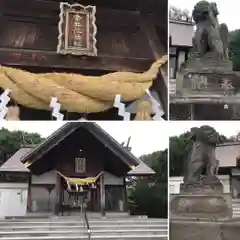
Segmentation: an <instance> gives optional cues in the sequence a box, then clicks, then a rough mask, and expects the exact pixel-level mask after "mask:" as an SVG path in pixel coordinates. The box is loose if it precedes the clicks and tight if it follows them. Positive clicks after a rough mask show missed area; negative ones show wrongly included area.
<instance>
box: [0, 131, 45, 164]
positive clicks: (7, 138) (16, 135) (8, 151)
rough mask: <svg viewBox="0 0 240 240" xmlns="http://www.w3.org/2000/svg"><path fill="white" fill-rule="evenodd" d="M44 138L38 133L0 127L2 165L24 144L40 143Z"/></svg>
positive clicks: (0, 158) (0, 157)
mask: <svg viewBox="0 0 240 240" xmlns="http://www.w3.org/2000/svg"><path fill="white" fill-rule="evenodd" d="M42 140H43V138H41V136H40V135H39V134H37V133H27V132H23V131H9V130H8V129H5V128H2V129H0V165H2V164H3V163H4V162H5V161H7V160H8V159H9V158H10V157H11V156H12V155H13V154H14V153H15V152H16V151H17V150H18V149H19V148H21V146H22V145H26V144H28V145H29V144H33V145H35V144H39V143H40V142H41V141H42Z"/></svg>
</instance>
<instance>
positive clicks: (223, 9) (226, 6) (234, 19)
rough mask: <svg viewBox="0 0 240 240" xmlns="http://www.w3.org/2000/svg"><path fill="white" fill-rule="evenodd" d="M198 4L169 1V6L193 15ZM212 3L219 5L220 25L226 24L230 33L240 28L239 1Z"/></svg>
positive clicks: (190, 1) (221, 0)
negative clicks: (185, 10)
mask: <svg viewBox="0 0 240 240" xmlns="http://www.w3.org/2000/svg"><path fill="white" fill-rule="evenodd" d="M197 2H199V0H169V5H170V6H175V7H178V8H180V9H182V10H184V9H188V10H189V11H190V13H191V12H192V10H193V7H194V5H195V4H196V3H197ZM210 2H216V3H217V5H218V10H219V13H220V14H219V16H218V19H219V22H220V23H226V24H227V25H228V28H229V30H230V31H233V30H236V29H239V28H240V23H239V9H240V3H239V0H212V1H210Z"/></svg>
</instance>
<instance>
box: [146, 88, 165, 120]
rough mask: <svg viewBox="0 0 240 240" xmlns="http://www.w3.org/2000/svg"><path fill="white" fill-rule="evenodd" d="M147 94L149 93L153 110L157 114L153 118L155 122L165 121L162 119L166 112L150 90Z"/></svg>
mask: <svg viewBox="0 0 240 240" xmlns="http://www.w3.org/2000/svg"><path fill="white" fill-rule="evenodd" d="M146 93H147V95H148V97H149V98H150V100H151V102H152V109H153V111H154V112H155V116H154V117H153V120H154V121H160V120H164V119H163V118H162V116H163V114H164V112H163V110H162V106H161V104H160V103H159V102H158V101H157V100H156V99H155V98H154V97H153V96H152V94H151V93H150V91H149V89H147V90H146Z"/></svg>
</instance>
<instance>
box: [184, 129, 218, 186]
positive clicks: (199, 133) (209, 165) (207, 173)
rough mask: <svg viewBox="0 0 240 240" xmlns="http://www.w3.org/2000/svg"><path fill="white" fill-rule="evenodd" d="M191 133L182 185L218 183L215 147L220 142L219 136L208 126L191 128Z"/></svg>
mask: <svg viewBox="0 0 240 240" xmlns="http://www.w3.org/2000/svg"><path fill="white" fill-rule="evenodd" d="M191 133H192V136H191V139H192V141H193V145H192V150H191V153H190V154H189V157H188V160H187V163H186V166H185V167H186V169H185V170H186V171H185V176H184V184H185V185H191V184H193V185H195V184H201V183H202V180H206V181H209V183H212V182H215V181H219V180H218V178H217V177H216V174H217V168H218V161H217V159H216V155H215V148H216V145H217V143H219V142H220V140H221V139H220V136H219V134H218V133H217V132H216V131H215V129H214V128H212V127H210V126H202V127H200V128H192V129H191Z"/></svg>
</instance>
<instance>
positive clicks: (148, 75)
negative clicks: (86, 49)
mask: <svg viewBox="0 0 240 240" xmlns="http://www.w3.org/2000/svg"><path fill="white" fill-rule="evenodd" d="M167 61H168V56H167V55H165V56H163V57H162V58H160V59H159V60H157V61H156V62H154V63H153V64H152V66H151V67H150V68H149V70H148V71H146V72H144V73H133V72H115V73H109V74H105V75H102V76H84V75H81V74H67V73H45V74H35V73H30V72H27V71H23V70H20V69H15V68H11V67H2V66H0V88H2V89H4V90H6V89H9V90H11V93H10V97H11V99H12V100H14V102H16V103H17V104H20V105H22V106H24V107H29V108H34V109H41V110H51V108H50V106H49V103H50V101H51V99H52V97H56V98H57V99H58V102H59V103H61V110H63V111H67V112H76V113H94V112H102V111H105V110H107V109H110V108H112V107H113V102H114V99H115V96H116V95H120V96H121V101H123V102H125V101H135V100H139V99H141V98H142V97H143V96H144V95H145V90H146V89H148V88H149V87H150V86H151V85H152V83H153V80H154V79H156V78H157V75H158V73H159V70H160V68H161V66H162V65H164V64H165V63H166V62H167Z"/></svg>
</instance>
